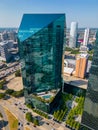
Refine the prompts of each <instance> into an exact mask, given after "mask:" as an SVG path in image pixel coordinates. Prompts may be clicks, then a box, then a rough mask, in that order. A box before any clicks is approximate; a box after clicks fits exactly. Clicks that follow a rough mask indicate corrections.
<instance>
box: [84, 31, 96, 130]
mask: <svg viewBox="0 0 98 130" xmlns="http://www.w3.org/2000/svg"><path fill="white" fill-rule="evenodd" d="M82 125H83V126H85V127H87V129H88V130H89V129H90V130H98V32H97V34H96V43H95V48H94V55H93V60H92V66H91V69H90V76H89V81H88V88H87V93H86V98H85V103H84V112H83V117H82ZM87 129H86V130H87ZM83 130H84V128H83Z"/></svg>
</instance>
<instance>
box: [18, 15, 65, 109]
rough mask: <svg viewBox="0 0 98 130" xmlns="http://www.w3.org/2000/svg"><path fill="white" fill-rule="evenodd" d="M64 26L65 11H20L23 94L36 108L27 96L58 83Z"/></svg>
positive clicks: (19, 33)
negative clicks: (35, 12)
mask: <svg viewBox="0 0 98 130" xmlns="http://www.w3.org/2000/svg"><path fill="white" fill-rule="evenodd" d="M64 26H65V14H24V15H23V18H22V21H21V24H20V27H19V31H18V40H19V53H20V61H21V66H22V68H21V71H22V80H23V86H24V90H25V93H24V96H25V99H26V102H29V101H28V100H32V102H33V103H34V104H33V105H34V106H35V107H36V108H39V109H41V106H42V107H43V104H42V103H41V102H38V101H37V100H34V98H32V97H30V95H31V94H38V93H42V92H47V91H50V90H57V89H58V88H60V87H61V86H62V76H61V73H62V54H63V42H64V41H63V40H64ZM43 109H44V111H45V107H43ZM46 111H47V110H46Z"/></svg>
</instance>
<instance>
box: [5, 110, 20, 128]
mask: <svg viewBox="0 0 98 130" xmlns="http://www.w3.org/2000/svg"><path fill="white" fill-rule="evenodd" d="M5 112H6V114H7V117H8V122H9V127H10V130H17V129H18V120H17V119H16V117H15V116H14V115H13V114H12V113H11V112H10V111H8V110H7V109H5Z"/></svg>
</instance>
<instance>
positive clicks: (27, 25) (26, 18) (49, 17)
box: [18, 14, 64, 41]
mask: <svg viewBox="0 0 98 130" xmlns="http://www.w3.org/2000/svg"><path fill="white" fill-rule="evenodd" d="M63 15H64V14H24V15H23V18H22V22H21V24H20V27H19V32H18V38H19V40H20V41H24V40H26V39H27V38H28V37H30V36H32V35H34V34H35V33H36V32H38V31H39V30H41V29H42V28H44V27H45V26H47V25H48V24H50V23H51V22H53V21H55V20H56V19H57V18H59V17H61V16H63Z"/></svg>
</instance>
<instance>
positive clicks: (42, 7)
mask: <svg viewBox="0 0 98 130" xmlns="http://www.w3.org/2000/svg"><path fill="white" fill-rule="evenodd" d="M24 13H65V14H66V23H67V27H70V23H71V22H72V21H77V22H78V24H79V27H98V0H0V27H19V25H20V22H21V18H22V15H23V14H24Z"/></svg>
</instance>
